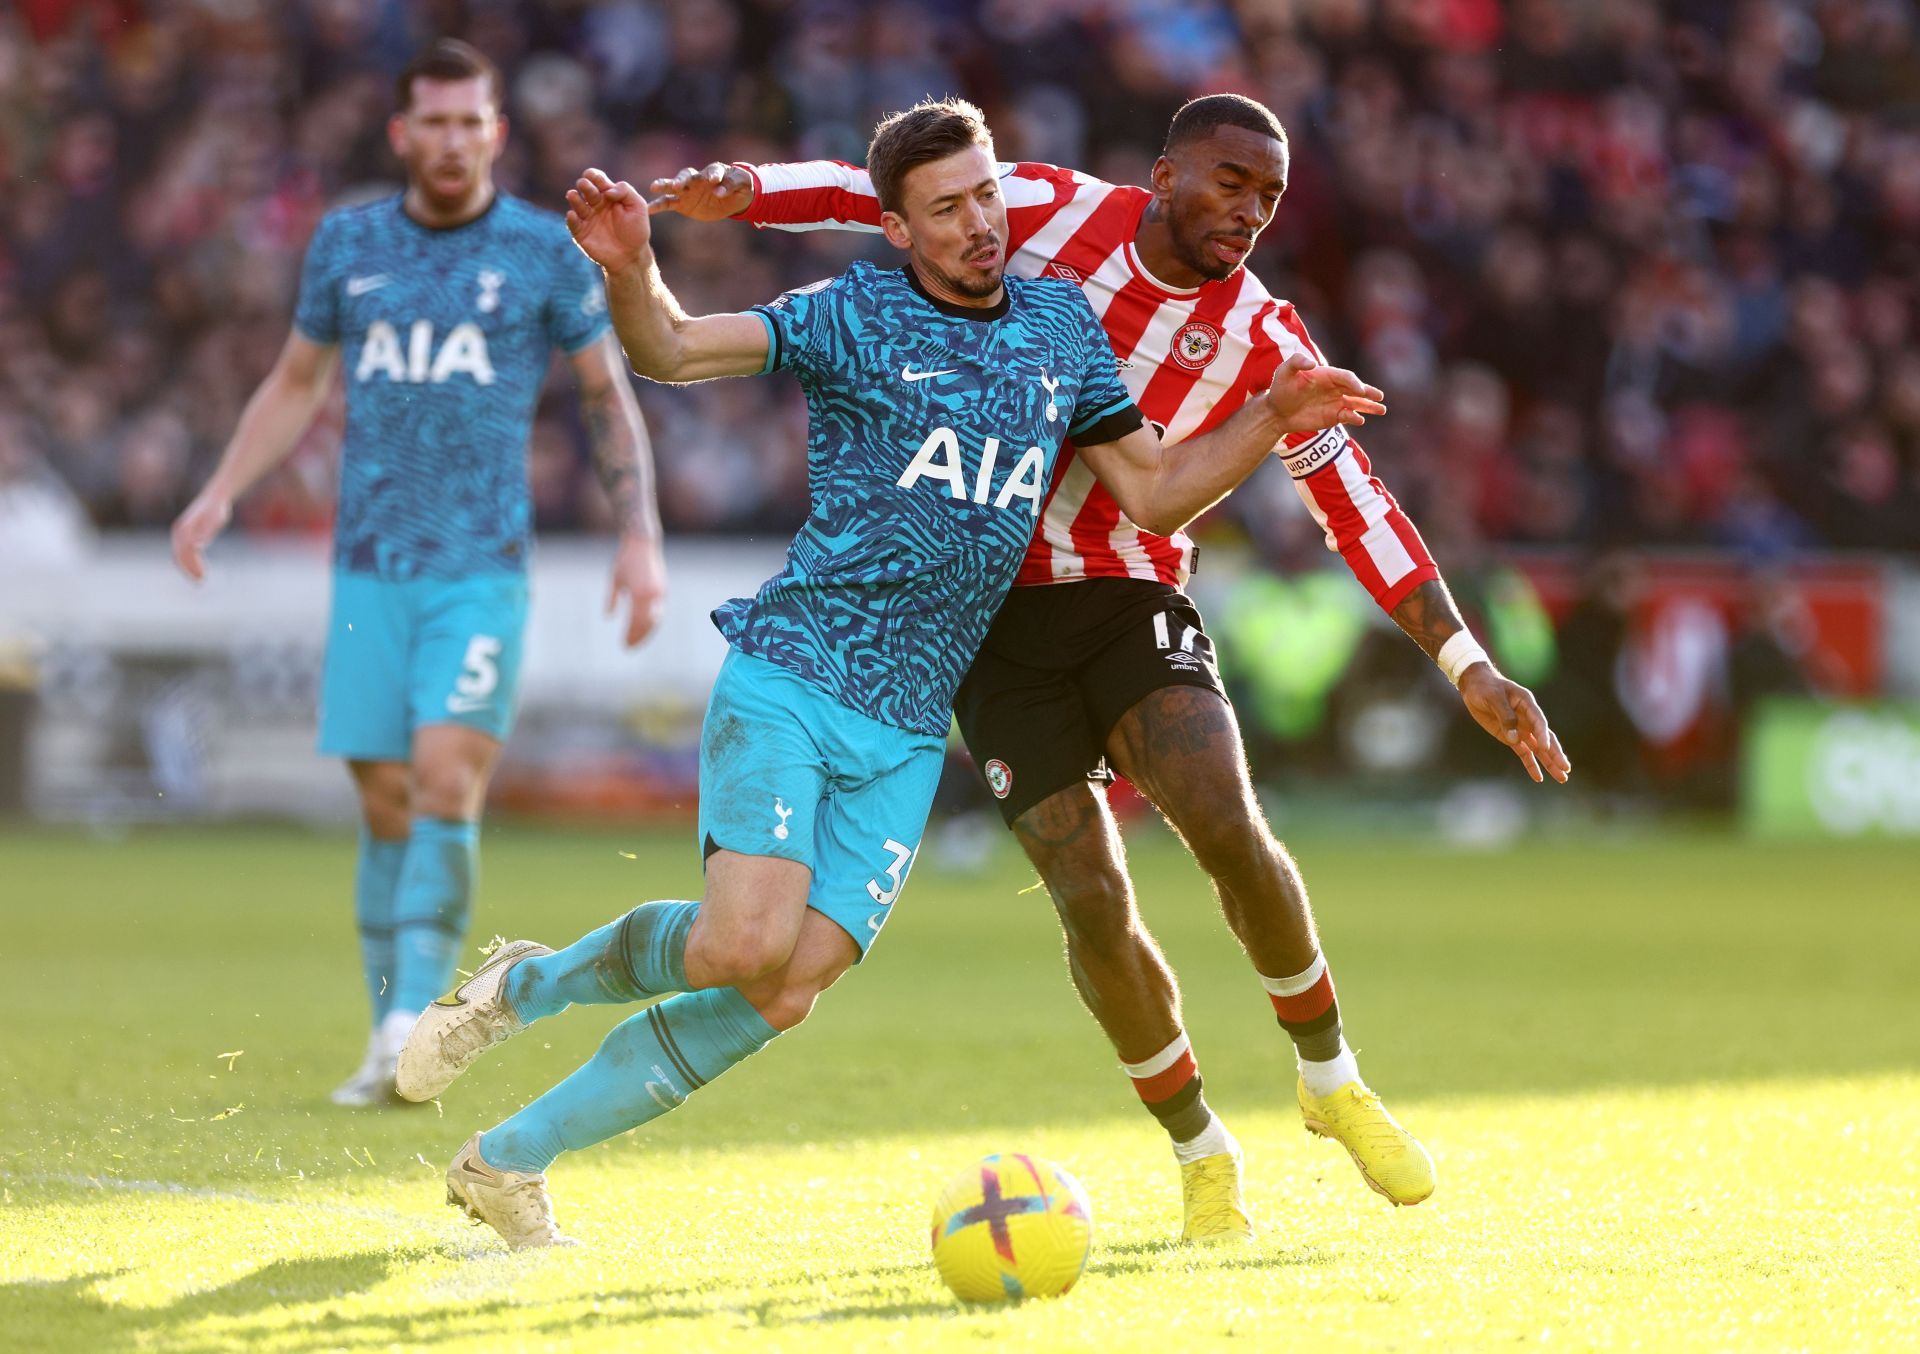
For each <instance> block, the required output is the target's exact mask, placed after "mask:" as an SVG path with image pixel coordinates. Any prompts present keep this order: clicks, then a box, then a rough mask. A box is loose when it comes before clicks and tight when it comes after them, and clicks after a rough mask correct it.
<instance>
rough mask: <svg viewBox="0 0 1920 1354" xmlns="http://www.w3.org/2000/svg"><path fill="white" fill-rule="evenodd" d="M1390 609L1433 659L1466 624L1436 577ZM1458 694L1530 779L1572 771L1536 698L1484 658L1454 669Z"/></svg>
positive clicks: (1559, 777)
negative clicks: (1458, 687)
mask: <svg viewBox="0 0 1920 1354" xmlns="http://www.w3.org/2000/svg"><path fill="white" fill-rule="evenodd" d="M1391 614H1392V616H1393V622H1394V624H1395V625H1397V626H1399V627H1400V628H1401V629H1402V630H1404V631H1405V632H1406V633H1407V636H1408V638H1410V639H1411V640H1413V642H1414V643H1415V644H1418V645H1419V646H1420V648H1421V650H1422V651H1423V652H1424V653H1425V654H1426V655H1427V657H1428V658H1431V659H1433V660H1434V661H1435V662H1438V661H1439V658H1440V650H1441V648H1442V646H1444V645H1445V644H1446V642H1447V641H1448V640H1449V639H1452V638H1453V637H1454V636H1455V635H1457V634H1461V633H1463V632H1464V631H1465V630H1466V628H1467V623H1466V621H1465V620H1463V619H1462V618H1461V616H1460V608H1459V607H1457V606H1455V605H1454V602H1453V594H1452V593H1450V592H1448V591H1447V585H1446V583H1445V582H1444V581H1442V580H1441V579H1438V578H1430V579H1428V580H1427V581H1426V582H1424V583H1422V584H1420V586H1418V587H1417V588H1415V589H1414V590H1413V591H1412V592H1410V593H1408V594H1407V595H1406V596H1405V597H1403V598H1401V599H1400V604H1399V605H1398V606H1396V607H1394V609H1393V611H1392V613H1391ZM1460 699H1461V701H1462V702H1463V703H1464V704H1465V705H1466V707H1467V713H1468V714H1470V715H1472V716H1473V719H1474V722H1475V723H1476V724H1478V725H1479V726H1480V727H1481V728H1483V729H1485V730H1486V731H1487V733H1488V735H1489V736H1491V737H1493V738H1495V739H1497V740H1499V741H1500V742H1502V743H1504V744H1506V745H1507V747H1508V748H1509V749H1510V750H1511V751H1512V752H1513V755H1514V756H1515V757H1518V758H1519V759H1520V765H1521V766H1523V767H1525V768H1526V772H1527V775H1529V776H1530V777H1532V778H1533V779H1534V780H1535V781H1536V782H1538V781H1542V780H1544V779H1545V777H1547V776H1552V777H1553V778H1554V779H1555V780H1557V781H1565V780H1566V778H1567V776H1568V774H1569V773H1570V772H1571V771H1572V770H1573V763H1572V762H1570V761H1568V760H1567V754H1566V751H1565V750H1564V749H1563V748H1562V747H1561V746H1560V739H1559V737H1558V735H1556V734H1555V733H1554V731H1553V730H1552V728H1550V727H1549V726H1548V724H1547V717H1546V714H1545V713H1544V712H1543V711H1542V710H1541V709H1540V702H1539V701H1537V700H1535V699H1534V696H1533V693H1532V692H1531V691H1529V690H1527V688H1525V687H1524V686H1521V685H1520V683H1518V682H1516V681H1513V680H1511V679H1510V678H1507V677H1504V676H1502V675H1501V673H1500V670H1499V669H1498V668H1496V667H1494V665H1493V663H1492V661H1491V660H1490V659H1482V660H1481V661H1479V662H1477V663H1475V664H1473V665H1472V666H1471V667H1469V668H1468V669H1467V670H1466V671H1465V672H1463V673H1461V674H1460Z"/></svg>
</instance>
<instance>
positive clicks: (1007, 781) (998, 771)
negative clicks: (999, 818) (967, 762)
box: [982, 757, 1013, 799]
mask: <svg viewBox="0 0 1920 1354" xmlns="http://www.w3.org/2000/svg"><path fill="white" fill-rule="evenodd" d="M982 769H983V770H984V771H985V772H986V773H987V788H988V789H989V790H992V791H993V797H994V798H995V799H1005V798H1006V797H1007V791H1009V790H1011V789H1012V788H1013V771H1012V770H1011V769H1010V768H1009V767H1008V766H1007V764H1006V763H1005V762H1003V761H1001V760H1000V759H999V758H998V757H995V758H994V759H993V760H992V761H990V762H988V763H987V764H986V766H985V767H983V768H982Z"/></svg>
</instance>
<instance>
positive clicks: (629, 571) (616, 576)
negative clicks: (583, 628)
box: [607, 534, 667, 649]
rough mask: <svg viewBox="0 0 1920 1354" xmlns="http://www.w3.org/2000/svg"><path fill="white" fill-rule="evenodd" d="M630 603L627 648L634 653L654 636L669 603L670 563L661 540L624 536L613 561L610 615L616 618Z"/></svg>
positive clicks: (608, 602)
mask: <svg viewBox="0 0 1920 1354" xmlns="http://www.w3.org/2000/svg"><path fill="white" fill-rule="evenodd" d="M622 596H624V597H626V599H627V634H626V640H625V644H626V647H627V648H629V649H631V648H632V647H633V646H634V645H636V644H638V643H639V642H640V641H641V640H643V639H645V638H646V637H647V636H648V635H650V634H652V633H653V627H654V626H655V625H656V624H657V623H658V622H659V620H660V608H661V607H662V606H664V605H665V604H666V600H667V561H666V557H665V556H664V555H663V554H662V553H661V551H660V538H659V537H658V536H636V535H631V534H629V535H624V536H622V537H621V538H620V553H619V554H617V555H615V556H614V559H613V584H612V586H611V587H609V588H608V589H607V614H608V615H609V616H613V615H617V614H618V613H619V610H620V598H621V597H622Z"/></svg>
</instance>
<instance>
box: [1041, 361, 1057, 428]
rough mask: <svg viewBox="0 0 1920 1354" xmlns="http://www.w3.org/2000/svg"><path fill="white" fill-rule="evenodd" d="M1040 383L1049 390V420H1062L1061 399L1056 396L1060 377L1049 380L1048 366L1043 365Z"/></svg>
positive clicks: (1052, 421) (1053, 421)
mask: <svg viewBox="0 0 1920 1354" xmlns="http://www.w3.org/2000/svg"><path fill="white" fill-rule="evenodd" d="M1040 385H1041V387H1042V388H1043V389H1044V390H1045V391H1046V392H1047V422H1049V423H1057V422H1059V420H1060V404H1059V401H1058V400H1056V399H1055V398H1054V394H1055V392H1056V391H1058V390H1059V389H1060V381H1059V378H1057V377H1056V378H1055V379H1053V380H1051V381H1049V380H1048V379H1047V371H1046V368H1045V367H1042V368H1041V369H1040Z"/></svg>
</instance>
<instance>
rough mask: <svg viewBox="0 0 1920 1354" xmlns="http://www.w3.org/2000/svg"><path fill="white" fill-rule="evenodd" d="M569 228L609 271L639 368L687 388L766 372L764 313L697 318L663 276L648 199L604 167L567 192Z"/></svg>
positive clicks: (622, 328)
mask: <svg viewBox="0 0 1920 1354" xmlns="http://www.w3.org/2000/svg"><path fill="white" fill-rule="evenodd" d="M567 206H568V209H569V210H568V212H567V229H568V230H570V231H572V232H573V241H574V243H575V244H577V245H578V246H579V247H580V251H581V252H582V253H583V254H585V255H586V256H587V257H588V258H590V259H592V260H593V261H594V262H595V263H597V264H599V265H600V267H601V268H602V269H603V270H604V271H605V272H606V275H607V313H608V314H609V315H610V316H611V317H612V319H613V327H614V332H615V333H617V334H618V335H619V336H620V346H621V347H622V348H624V349H626V353H627V359H628V360H629V361H630V362H632V363H633V369H634V370H635V371H636V372H638V373H639V374H640V375H642V376H645V377H647V378H648V379H649V380H654V381H666V382H672V383H676V384H677V383H681V382H687V381H707V380H711V379H713V378H714V377H716V376H754V375H758V374H759V373H760V372H762V371H764V370H766V364H767V350H768V349H767V345H768V343H769V339H768V337H767V327H766V325H765V324H764V323H763V322H762V321H761V320H760V318H759V317H758V316H757V315H689V314H687V312H686V311H685V310H684V309H682V308H681V305H680V302H679V301H678V299H676V298H675V296H674V294H673V293H672V291H670V290H669V289H668V287H667V284H666V280H665V279H664V278H662V277H661V276H660V266H659V263H658V262H657V261H656V260H655V258H654V254H653V231H652V227H651V223H650V222H649V220H648V217H647V206H646V202H645V201H644V200H643V199H642V198H641V196H640V193H639V191H638V190H637V189H636V188H634V186H633V185H632V184H630V183H625V182H621V183H616V182H614V181H613V180H612V179H611V178H609V177H608V176H607V175H606V174H604V173H603V172H601V171H600V170H598V169H589V170H588V171H587V172H586V173H585V174H583V175H581V177H580V179H579V180H578V182H576V183H575V184H574V186H573V188H572V190H571V191H569V192H568V193H567Z"/></svg>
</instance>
